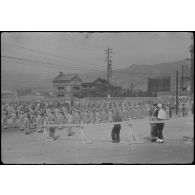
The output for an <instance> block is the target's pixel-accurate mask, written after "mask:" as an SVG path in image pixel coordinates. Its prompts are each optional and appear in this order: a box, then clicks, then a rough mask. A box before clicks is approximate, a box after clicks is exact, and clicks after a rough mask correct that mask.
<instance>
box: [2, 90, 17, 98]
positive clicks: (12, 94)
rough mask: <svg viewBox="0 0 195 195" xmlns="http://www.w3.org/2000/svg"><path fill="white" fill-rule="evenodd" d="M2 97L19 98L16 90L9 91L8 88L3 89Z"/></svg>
mask: <svg viewBox="0 0 195 195" xmlns="http://www.w3.org/2000/svg"><path fill="white" fill-rule="evenodd" d="M1 98H2V99H7V98H8V99H10V98H11V99H12V98H17V92H15V91H8V90H2V91H1Z"/></svg>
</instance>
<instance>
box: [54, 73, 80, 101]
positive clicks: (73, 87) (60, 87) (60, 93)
mask: <svg viewBox="0 0 195 195" xmlns="http://www.w3.org/2000/svg"><path fill="white" fill-rule="evenodd" d="M53 88H54V96H55V97H64V98H68V99H69V98H72V97H79V93H80V89H81V79H80V78H79V77H78V76H77V75H76V74H64V73H63V72H60V73H59V75H58V76H57V77H56V78H54V80H53Z"/></svg>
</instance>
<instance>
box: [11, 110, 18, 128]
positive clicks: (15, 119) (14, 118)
mask: <svg viewBox="0 0 195 195" xmlns="http://www.w3.org/2000/svg"><path fill="white" fill-rule="evenodd" d="M16 121H17V117H16V112H15V111H13V115H12V124H13V128H16Z"/></svg>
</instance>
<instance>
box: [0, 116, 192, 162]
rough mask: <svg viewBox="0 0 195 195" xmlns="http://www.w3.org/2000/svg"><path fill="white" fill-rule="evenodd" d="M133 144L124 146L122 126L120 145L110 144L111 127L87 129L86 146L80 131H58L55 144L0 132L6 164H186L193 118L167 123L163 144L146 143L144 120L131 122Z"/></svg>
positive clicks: (14, 132) (34, 134)
mask: <svg viewBox="0 0 195 195" xmlns="http://www.w3.org/2000/svg"><path fill="white" fill-rule="evenodd" d="M133 126H134V128H135V130H134V135H135V137H136V141H134V140H133V139H132V137H131V139H130V143H126V142H124V140H125V138H126V137H127V136H128V135H129V128H127V127H125V126H122V130H121V143H111V138H110V132H111V129H112V126H109V125H107V126H105V125H104V126H103V125H102V126H95V127H93V128H87V129H86V130H85V135H86V138H87V139H88V140H90V141H89V142H84V143H83V142H82V141H80V130H79V129H74V132H75V134H74V135H73V136H71V137H68V136H67V130H66V129H64V130H57V131H56V135H59V136H60V137H59V138H58V139H57V140H56V141H53V140H49V139H45V138H43V137H42V134H41V133H38V132H32V133H31V134H29V135H25V134H24V132H22V131H20V130H19V129H13V128H8V129H4V130H2V132H1V159H2V162H3V163H5V164H101V163H114V164H170V163H173V164H186V163H192V162H193V159H194V144H193V143H190V142H189V144H188V143H187V142H186V141H187V140H189V138H190V137H192V136H193V135H194V134H193V118H192V116H188V117H186V118H183V117H178V118H173V119H171V120H169V121H168V122H167V123H166V125H165V128H164V131H163V133H164V137H165V143H163V144H157V143H151V142H149V141H148V137H149V135H150V126H149V125H148V122H147V120H146V119H140V120H135V121H133Z"/></svg>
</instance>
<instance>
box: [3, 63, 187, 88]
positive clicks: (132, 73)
mask: <svg viewBox="0 0 195 195" xmlns="http://www.w3.org/2000/svg"><path fill="white" fill-rule="evenodd" d="M182 65H186V66H188V70H189V66H190V64H189V62H187V61H186V60H185V59H183V60H179V61H172V62H165V63H158V64H153V65H144V64H141V65H140V64H132V65H130V66H127V67H126V68H121V69H114V70H113V72H112V82H113V84H114V85H117V86H122V87H123V88H129V87H130V86H131V84H132V83H133V84H134V86H135V88H136V89H141V90H147V79H148V78H149V77H165V76H170V77H171V78H172V80H173V82H172V83H173V84H174V80H175V75H176V71H177V70H179V71H180V72H181V67H182ZM56 76H57V75H53V77H51V76H48V77H47V76H40V75H38V74H35V73H26V74H22V73H13V72H12V73H11V72H10V71H5V70H4V71H3V73H1V81H2V84H1V87H2V89H6V90H7V89H8V90H16V89H21V88H33V89H43V88H52V80H53V79H54V78H55V77H56ZM78 76H80V77H81V79H82V80H83V82H86V81H87V80H91V81H92V80H93V79H94V80H95V79H96V78H98V77H101V78H106V77H107V73H106V72H103V71H99V72H88V73H85V74H78ZM89 78H90V79H89Z"/></svg>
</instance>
